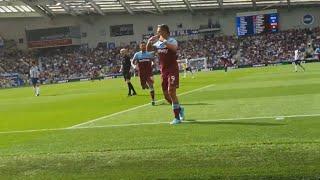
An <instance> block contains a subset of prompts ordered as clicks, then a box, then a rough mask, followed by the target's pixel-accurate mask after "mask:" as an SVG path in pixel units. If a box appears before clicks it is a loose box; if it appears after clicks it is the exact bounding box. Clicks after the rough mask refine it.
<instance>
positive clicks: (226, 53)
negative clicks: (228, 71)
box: [221, 51, 229, 59]
mask: <svg viewBox="0 0 320 180" xmlns="http://www.w3.org/2000/svg"><path fill="white" fill-rule="evenodd" d="M221 57H222V58H225V59H228V57H229V53H228V52H227V51H225V52H223V53H222V56H221Z"/></svg>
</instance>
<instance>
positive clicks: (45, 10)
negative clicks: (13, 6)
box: [21, 0, 54, 18]
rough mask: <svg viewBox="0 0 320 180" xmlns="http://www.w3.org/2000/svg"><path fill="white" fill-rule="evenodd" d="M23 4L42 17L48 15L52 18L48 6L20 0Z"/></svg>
mask: <svg viewBox="0 0 320 180" xmlns="http://www.w3.org/2000/svg"><path fill="white" fill-rule="evenodd" d="M21 2H23V3H24V4H26V5H28V6H30V7H31V8H32V9H34V10H35V11H36V12H37V13H39V14H40V15H42V16H44V17H49V18H52V17H53V16H54V15H53V13H52V12H51V11H50V10H49V8H47V7H45V6H41V5H36V4H35V3H32V2H30V1H28V0H21Z"/></svg>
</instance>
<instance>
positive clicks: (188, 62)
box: [185, 59, 191, 67]
mask: <svg viewBox="0 0 320 180" xmlns="http://www.w3.org/2000/svg"><path fill="white" fill-rule="evenodd" d="M185 63H186V66H187V67H189V66H190V64H191V62H190V59H186V60H185Z"/></svg>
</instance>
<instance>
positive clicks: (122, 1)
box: [119, 0, 134, 15]
mask: <svg viewBox="0 0 320 180" xmlns="http://www.w3.org/2000/svg"><path fill="white" fill-rule="evenodd" d="M119 3H120V4H121V5H122V6H123V7H124V8H125V9H126V10H127V11H128V13H130V14H131V15H133V14H134V13H133V11H132V10H131V8H130V7H129V6H128V5H127V4H126V2H125V1H124V0H119Z"/></svg>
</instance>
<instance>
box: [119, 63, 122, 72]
mask: <svg viewBox="0 0 320 180" xmlns="http://www.w3.org/2000/svg"><path fill="white" fill-rule="evenodd" d="M122 69H123V65H122V64H121V66H120V69H119V72H122Z"/></svg>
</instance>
